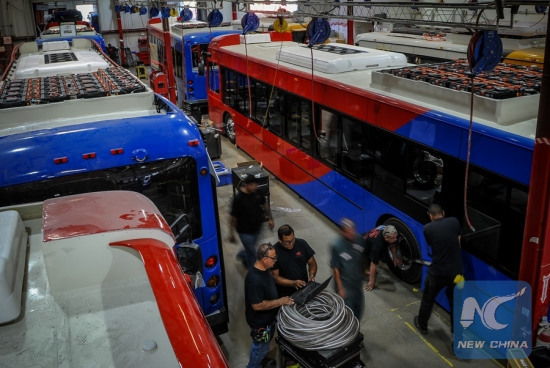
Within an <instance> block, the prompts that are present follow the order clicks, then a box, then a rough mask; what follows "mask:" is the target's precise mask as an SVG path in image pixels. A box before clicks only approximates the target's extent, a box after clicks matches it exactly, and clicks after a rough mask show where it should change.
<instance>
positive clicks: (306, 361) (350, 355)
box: [275, 333, 365, 368]
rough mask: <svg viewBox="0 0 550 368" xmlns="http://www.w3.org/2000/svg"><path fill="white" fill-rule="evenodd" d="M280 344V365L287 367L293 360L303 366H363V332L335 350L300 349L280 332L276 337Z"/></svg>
mask: <svg viewBox="0 0 550 368" xmlns="http://www.w3.org/2000/svg"><path fill="white" fill-rule="evenodd" d="M275 341H276V342H277V345H278V346H279V367H280V368H285V367H286V366H287V364H288V363H289V362H290V361H292V362H295V363H298V364H300V366H301V367H303V368H363V367H365V363H363V362H362V361H361V359H360V354H361V349H362V348H363V334H361V333H359V334H358V335H357V337H356V339H355V340H354V341H353V342H352V343H351V344H349V345H347V346H345V347H342V348H340V349H334V350H319V351H308V350H303V349H300V348H298V347H296V346H294V345H293V344H291V343H290V342H289V341H288V340H286V339H285V338H284V337H283V336H281V335H280V334H279V335H278V336H277V337H276V338H275Z"/></svg>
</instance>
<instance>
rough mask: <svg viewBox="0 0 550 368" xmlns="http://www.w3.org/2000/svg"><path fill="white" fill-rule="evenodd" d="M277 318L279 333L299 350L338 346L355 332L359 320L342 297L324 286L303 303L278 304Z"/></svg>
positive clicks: (356, 332) (355, 334) (353, 335)
mask: <svg viewBox="0 0 550 368" xmlns="http://www.w3.org/2000/svg"><path fill="white" fill-rule="evenodd" d="M277 321H278V323H277V326H278V330H279V334H281V336H283V337H284V338H285V339H286V340H288V341H289V342H290V343H292V344H293V345H295V346H296V347H298V348H300V349H303V350H333V349H338V348H342V347H344V346H347V345H349V344H351V343H352V342H353V341H354V340H355V338H356V337H357V335H358V333H359V321H358V320H357V318H356V317H355V316H354V315H353V312H352V311H351V309H350V308H349V307H347V306H346V305H345V304H344V299H342V298H341V297H340V296H339V295H338V294H335V293H333V292H329V291H326V290H324V291H322V292H321V293H319V294H318V295H317V296H315V298H313V299H312V300H311V301H310V302H309V303H306V304H304V305H299V304H297V303H295V304H293V305H285V306H282V307H281V308H280V309H279V314H278V318H277Z"/></svg>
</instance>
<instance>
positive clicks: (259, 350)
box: [246, 323, 275, 368]
mask: <svg viewBox="0 0 550 368" xmlns="http://www.w3.org/2000/svg"><path fill="white" fill-rule="evenodd" d="M267 330H268V331H269V341H256V340H254V339H252V348H251V349H250V361H249V362H248V365H247V366H246V368H260V367H261V366H262V360H263V359H264V358H265V356H266V354H267V353H268V352H269V345H270V343H271V340H272V339H273V335H274V334H275V323H272V324H271V325H270V327H268V328H267ZM251 335H253V333H251Z"/></svg>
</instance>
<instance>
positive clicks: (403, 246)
mask: <svg viewBox="0 0 550 368" xmlns="http://www.w3.org/2000/svg"><path fill="white" fill-rule="evenodd" d="M384 225H393V226H395V228H396V229H397V233H398V236H397V244H398V245H397V254H398V256H400V257H402V259H403V265H402V267H401V268H399V267H395V266H394V265H393V259H392V255H391V251H390V250H389V248H388V249H387V254H386V257H385V259H386V263H387V264H388V268H389V269H390V270H391V271H392V272H393V273H394V274H395V275H396V276H397V277H399V278H400V279H401V280H403V281H405V282H406V283H409V284H414V283H416V282H418V281H420V277H421V276H422V265H421V264H419V263H416V262H414V261H412V260H418V259H420V248H419V246H418V242H417V241H416V238H415V237H414V235H413V233H412V231H411V229H409V227H408V226H407V225H405V223H403V221H401V220H399V219H396V218H395V217H392V218H389V219H387V220H386V221H384Z"/></svg>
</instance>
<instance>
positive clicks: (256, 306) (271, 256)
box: [244, 244, 294, 368]
mask: <svg viewBox="0 0 550 368" xmlns="http://www.w3.org/2000/svg"><path fill="white" fill-rule="evenodd" d="M276 261H277V253H276V251H275V248H273V246H272V245H271V244H261V245H260V246H259V247H258V250H257V252H256V262H254V265H253V266H252V267H250V269H249V270H248V273H247V274H246V278H245V280H244V299H245V303H246V306H245V316H246V322H247V323H248V325H249V326H250V336H251V337H252V348H251V349H250V361H249V362H248V365H247V366H246V367H247V368H259V367H260V366H261V365H262V360H264V358H265V355H266V354H267V353H268V351H269V345H270V342H271V339H272V338H273V335H274V333H275V318H276V316H277V312H278V310H279V307H280V306H282V305H292V304H294V302H293V300H292V299H291V298H289V297H288V296H284V297H282V298H279V297H278V295H277V287H276V286H275V279H274V278H273V275H272V274H271V272H270V269H271V268H272V267H273V265H274V264H275V262H276Z"/></svg>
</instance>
